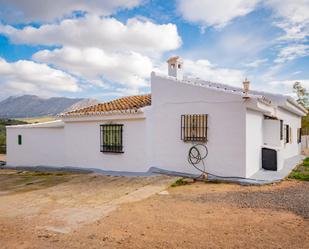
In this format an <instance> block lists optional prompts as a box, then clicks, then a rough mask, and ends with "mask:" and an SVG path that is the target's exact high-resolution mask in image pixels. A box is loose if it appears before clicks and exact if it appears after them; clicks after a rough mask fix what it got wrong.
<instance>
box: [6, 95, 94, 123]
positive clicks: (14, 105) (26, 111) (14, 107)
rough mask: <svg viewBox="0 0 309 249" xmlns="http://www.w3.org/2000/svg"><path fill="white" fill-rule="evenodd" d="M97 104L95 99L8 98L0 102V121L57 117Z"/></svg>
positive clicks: (26, 96)
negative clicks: (63, 113)
mask: <svg viewBox="0 0 309 249" xmlns="http://www.w3.org/2000/svg"><path fill="white" fill-rule="evenodd" d="M97 103H99V102H98V101H97V100H95V99H82V98H77V99H73V98H65V97H54V98H48V99H45V98H40V97H38V96H35V95H23V96H18V97H8V98H7V99H5V100H3V101H1V102H0V119H1V118H2V119H4V118H26V117H40V116H48V115H57V114H59V113H62V112H65V111H69V110H75V109H79V108H83V107H87V106H90V105H95V104H97Z"/></svg>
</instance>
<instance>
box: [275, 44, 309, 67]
mask: <svg viewBox="0 0 309 249" xmlns="http://www.w3.org/2000/svg"><path fill="white" fill-rule="evenodd" d="M308 55H309V45H304V44H295V45H293V44H292V45H288V46H286V47H284V48H282V49H281V50H280V52H279V54H278V56H277V59H276V60H275V62H276V63H284V62H287V61H291V60H294V59H296V58H299V57H304V56H308Z"/></svg>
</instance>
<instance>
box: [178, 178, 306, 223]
mask: <svg viewBox="0 0 309 249" xmlns="http://www.w3.org/2000/svg"><path fill="white" fill-rule="evenodd" d="M178 198H179V197H178ZM181 198H182V199H187V200H190V201H193V202H201V203H211V202H216V203H224V204H228V205H234V206H236V207H239V208H262V209H271V210H276V211H289V212H293V213H295V214H297V215H299V216H301V217H303V218H305V219H308V218H309V182H298V183H297V184H294V185H291V186H288V187H284V188H276V186H270V187H268V189H267V190H262V189H261V190H256V189H254V190H252V189H251V187H243V189H242V190H241V191H228V192H222V193H218V192H217V193H216V192H215V193H205V194H201V195H198V196H195V197H189V196H182V197H181Z"/></svg>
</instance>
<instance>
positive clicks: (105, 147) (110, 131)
mask: <svg viewBox="0 0 309 249" xmlns="http://www.w3.org/2000/svg"><path fill="white" fill-rule="evenodd" d="M100 129H101V152H112V153H123V145H122V131H123V125H122V124H106V125H101V126H100Z"/></svg>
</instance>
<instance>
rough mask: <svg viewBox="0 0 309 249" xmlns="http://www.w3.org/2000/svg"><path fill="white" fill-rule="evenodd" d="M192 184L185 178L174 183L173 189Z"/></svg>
mask: <svg viewBox="0 0 309 249" xmlns="http://www.w3.org/2000/svg"><path fill="white" fill-rule="evenodd" d="M189 183H190V182H189V181H188V180H187V179H185V178H179V179H177V180H176V181H175V182H174V183H172V185H171V187H178V186H183V185H187V184H189Z"/></svg>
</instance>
